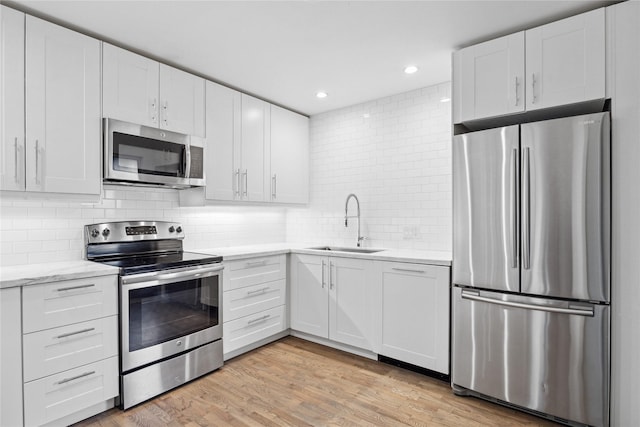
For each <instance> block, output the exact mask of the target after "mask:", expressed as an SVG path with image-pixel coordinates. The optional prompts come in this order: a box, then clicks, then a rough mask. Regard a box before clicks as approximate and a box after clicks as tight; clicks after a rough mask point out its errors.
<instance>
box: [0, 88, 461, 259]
mask: <svg viewBox="0 0 640 427" xmlns="http://www.w3.org/2000/svg"><path fill="white" fill-rule="evenodd" d="M450 91H451V85H450V83H442V84H440V85H436V86H431V87H427V88H423V89H418V90H414V91H411V92H407V93H402V94H398V95H394V96H390V97H387V98H382V99H378V100H375V101H371V102H367V103H364V104H359V105H355V106H352V107H348V108H344V109H340V110H336V111H331V112H328V113H324V114H319V115H316V116H313V117H311V121H310V132H311V135H310V136H311V138H310V143H311V151H310V153H311V156H310V157H311V170H310V173H311V187H310V191H311V194H310V204H309V205H308V206H306V207H301V208H288V209H285V208H283V207H275V206H244V205H227V206H224V205H214V206H207V207H192V208H186V207H180V206H179V203H178V192H177V190H169V189H155V188H144V189H141V188H129V187H120V186H105V187H104V190H103V193H102V196H101V197H100V199H99V200H94V201H89V202H87V201H80V200H78V199H69V198H65V197H62V198H55V199H52V198H46V199H44V198H42V196H41V197H37V196H36V197H29V196H24V195H22V194H20V193H11V192H3V193H2V198H1V200H0V265H19V264H28V263H39V262H53V261H67V260H77V259H82V257H83V247H84V242H83V237H84V236H83V226H84V225H85V224H92V223H97V222H103V221H112V220H136V219H155V220H166V221H179V222H181V223H183V224H184V225H185V232H186V238H185V241H184V245H185V248H186V249H189V250H197V249H205V248H211V247H223V246H234V245H248V244H259V243H274V242H282V241H285V240H287V241H290V242H314V243H327V244H339V245H351V246H353V245H355V236H356V229H355V225H356V221H355V220H354V219H352V220H350V222H349V227H348V228H345V227H344V203H345V199H346V197H347V195H348V194H349V193H355V194H356V195H357V196H358V197H359V199H360V203H361V217H362V224H361V227H362V234H363V235H365V236H368V238H369V240H368V241H366V242H365V246H375V247H387V248H409V249H427V250H446V251H450V250H451V143H450V141H451V115H450V109H451V105H450V103H449V102H441V99H442V98H449V97H450ZM365 116H366V117H365ZM349 212H350V214H355V204H354V203H353V201H352V202H351V205H350V210H349Z"/></svg>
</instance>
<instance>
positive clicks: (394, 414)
mask: <svg viewBox="0 0 640 427" xmlns="http://www.w3.org/2000/svg"><path fill="white" fill-rule="evenodd" d="M309 425H310V426H402V425H407V426H464V427H467V426H516V425H517V426H520V425H526V426H552V425H556V424H554V423H551V422H548V421H546V420H543V419H541V418H537V417H534V416H531V415H528V414H524V413H520V412H518V411H514V410H511V409H508V408H504V407H502V406H499V405H495V404H492V403H489V402H485V401H483V400H480V399H476V398H470V397H457V396H455V395H454V394H453V392H452V391H451V388H450V387H449V384H448V383H445V382H442V381H439V380H436V379H433V378H430V377H427V376H424V375H421V374H418V373H415V372H411V371H407V370H404V369H401V368H397V367H394V366H390V365H387V364H383V363H380V362H376V361H373V360H368V359H364V358H361V357H358V356H354V355H351V354H348V353H344V352H341V351H338V350H334V349H331V348H327V347H324V346H321V345H317V344H314V343H310V342H307V341H304V340H301V339H298V338H293V337H287V338H284V339H282V340H280V341H277V342H275V343H272V344H269V345H267V346H264V347H262V348H259V349H257V350H254V351H252V352H250V353H246V354H244V355H242V356H239V357H236V358H235V359H232V360H230V361H228V362H227V363H226V364H225V365H224V366H223V367H222V368H221V369H220V370H218V371H216V372H213V373H211V374H209V375H206V376H204V377H202V378H199V379H197V380H195V381H193V382H191V383H189V384H187V385H184V386H182V387H180V388H178V389H175V390H172V391H170V392H168V393H165V394H163V395H161V396H159V397H156V398H155V399H153V400H151V401H148V402H146V403H143V404H141V405H138V406H136V407H134V408H132V409H129V410H128V411H124V412H123V411H120V410H119V409H112V410H110V411H107V412H105V413H103V414H100V415H97V416H95V417H93V418H90V419H88V420H85V421H83V422H82V423H79V424H77V426H105V427H106V426H109V427H117V426H309Z"/></svg>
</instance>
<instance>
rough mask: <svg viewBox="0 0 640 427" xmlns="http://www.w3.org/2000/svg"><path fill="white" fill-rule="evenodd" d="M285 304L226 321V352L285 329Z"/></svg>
mask: <svg viewBox="0 0 640 427" xmlns="http://www.w3.org/2000/svg"><path fill="white" fill-rule="evenodd" d="M285 315H286V313H285V306H284V305H280V306H278V307H275V308H272V309H269V310H263V311H260V312H258V313H256V314H252V315H249V316H245V317H241V318H239V319H235V320H231V321H229V322H224V324H223V327H222V335H223V337H224V353H225V355H228V354H231V353H233V352H235V351H237V350H239V349H241V348H243V347H246V346H250V345H251V344H254V343H256V342H260V341H262V340H264V339H266V338H269V337H271V336H273V335H276V334H278V333H279V332H282V331H284V330H285V329H286V328H285Z"/></svg>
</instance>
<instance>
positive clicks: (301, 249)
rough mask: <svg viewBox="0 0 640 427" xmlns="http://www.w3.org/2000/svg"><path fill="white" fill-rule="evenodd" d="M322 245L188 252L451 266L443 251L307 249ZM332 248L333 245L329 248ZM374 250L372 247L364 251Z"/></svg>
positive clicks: (230, 257)
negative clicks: (337, 258) (304, 255)
mask: <svg viewBox="0 0 640 427" xmlns="http://www.w3.org/2000/svg"><path fill="white" fill-rule="evenodd" d="M322 246H325V245H322V244H317V243H315V244H314V243H269V244H262V245H247V246H233V247H226V248H207V249H194V250H192V251H191V252H200V253H206V254H212V255H214V254H215V255H222V257H223V259H224V260H225V261H233V260H235V259H243V258H252V257H258V256H268V255H278V254H286V253H298V254H309V255H323V254H324V255H331V256H339V257H344V258H360V259H372V260H377V261H394V262H411V263H417V264H431V265H444V266H450V265H451V252H446V251H420V250H413V249H382V248H380V251H379V252H374V253H357V252H341V251H323V250H317V249H309V248H313V247H322ZM328 246H332V245H328ZM363 249H375V248H363Z"/></svg>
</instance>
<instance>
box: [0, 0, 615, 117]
mask: <svg viewBox="0 0 640 427" xmlns="http://www.w3.org/2000/svg"><path fill="white" fill-rule="evenodd" d="M2 3H4V4H6V5H8V6H11V7H14V8H17V9H20V10H23V11H25V12H28V13H31V14H33V15H36V16H39V17H42V18H44V19H48V20H50V21H53V22H56V23H59V24H61V25H65V26H68V27H70V28H73V29H75V30H78V31H81V32H84V33H86V34H89V35H92V36H94V37H97V38H100V39H102V40H105V41H109V42H111V43H114V44H117V45H119V46H122V47H125V48H127V49H130V50H133V51H136V52H138V53H142V54H144V55H147V56H151V57H153V58H155V59H158V60H161V61H162V62H165V63H168V64H170V65H174V66H178V67H180V68H182V69H185V70H187V71H190V72H194V73H195V74H199V75H201V76H203V77H205V78H208V79H210V80H214V81H217V82H219V83H222V84H225V85H227V86H230V87H233V88H236V89H238V90H241V91H243V92H245V93H249V94H252V95H255V96H257V97H259V98H262V99H265V100H267V101H269V102H272V103H275V104H279V105H282V106H284V107H287V108H290V109H292V110H295V111H298V112H301V113H303V114H306V115H313V114H317V113H321V112H324V111H328V110H333V109H337V108H341V107H345V106H349V105H353V104H357V103H361V102H365V101H369V100H372V99H376V98H380V97H384V96H388V95H392V94H396V93H401V92H405V91H409V90H412V89H417V88H420V87H425V86H429V85H433V84H437V83H441V82H445V81H449V80H451V77H450V74H451V65H450V62H451V52H452V51H454V50H456V49H459V48H461V47H464V46H468V45H471V44H474V43H477V42H481V41H484V40H488V39H491V38H494V37H497V36H501V35H505V34H509V33H512V32H515V31H519V30H522V29H526V28H531V27H533V26H536V25H540V24H543V23H546V22H550V21H553V20H556V19H560V18H564V17H567V16H570V15H574V14H576V13H580V12H583V11H586V10H590V9H595V8H597V7H601V6H603V5H607V4H611V3H612V2H607V1H579V0H570V1H562V0H557V1H522V0H521V1H315V0H308V1H101V0H84V1H57V0H47V1H2ZM409 64H413V65H416V66H418V67H419V70H418V72H417V73H415V74H412V75H407V74H405V73H404V72H403V69H404V67H405V66H407V65H409ZM320 90H322V91H326V92H327V93H328V96H327V97H326V98H324V99H318V98H317V97H316V96H315V94H316V92H318V91H320Z"/></svg>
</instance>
